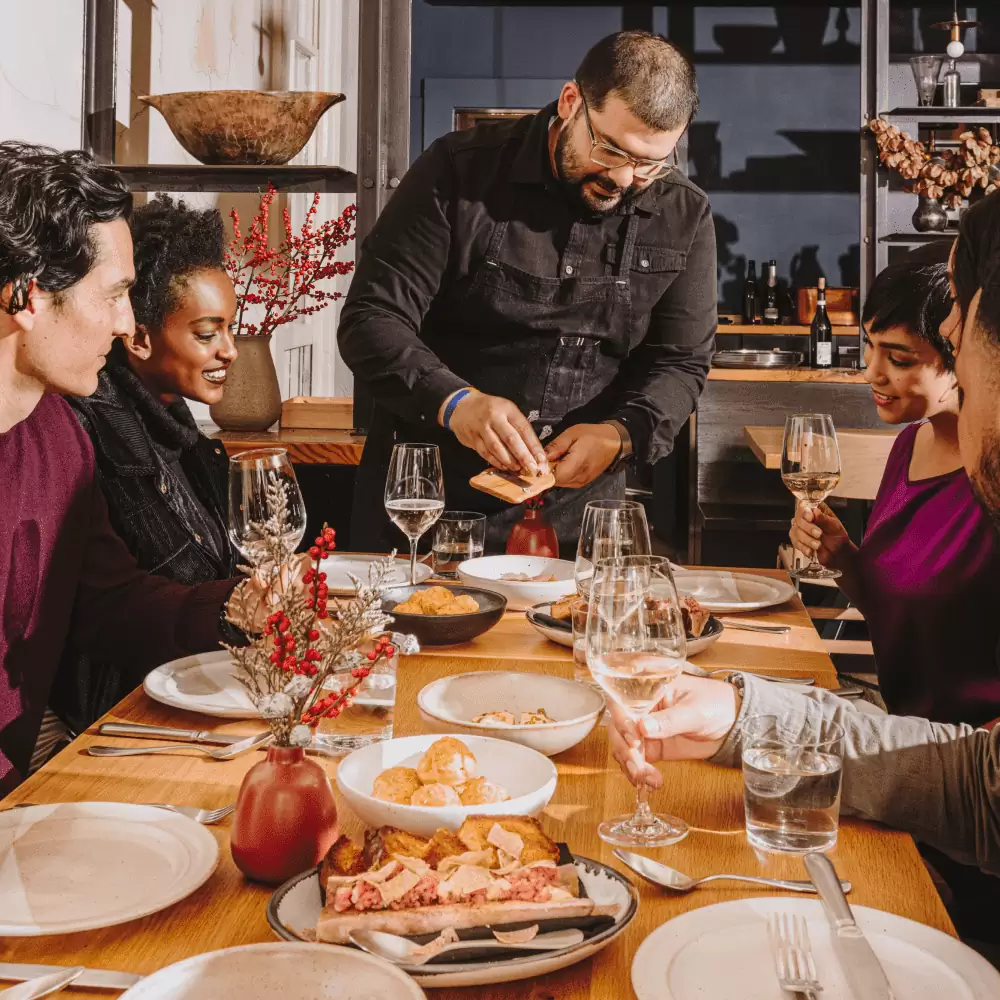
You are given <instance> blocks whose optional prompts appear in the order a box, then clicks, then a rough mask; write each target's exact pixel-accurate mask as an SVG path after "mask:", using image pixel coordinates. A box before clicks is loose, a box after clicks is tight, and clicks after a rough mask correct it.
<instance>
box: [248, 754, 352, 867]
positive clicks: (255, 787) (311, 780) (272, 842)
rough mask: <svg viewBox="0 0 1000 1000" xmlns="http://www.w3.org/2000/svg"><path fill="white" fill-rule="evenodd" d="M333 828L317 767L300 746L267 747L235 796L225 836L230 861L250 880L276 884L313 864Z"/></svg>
mask: <svg viewBox="0 0 1000 1000" xmlns="http://www.w3.org/2000/svg"><path fill="white" fill-rule="evenodd" d="M338 833H339V824H338V823H337V806H336V804H335V803H334V800H333V789H331V787H330V779H329V778H327V776H326V772H325V771H324V770H323V768H322V767H320V766H319V764H317V763H316V762H315V761H313V760H310V759H309V758H308V757H306V756H305V753H304V751H303V750H302V747H274V746H272V747H268V750H267V756H266V757H265V759H264V760H262V761H259V762H258V763H256V764H254V766H253V767H252V768H250V770H249V771H248V772H247V774H246V777H245V778H244V779H243V784H242V785H240V793H239V795H238V796H237V799H236V810H235V812H234V813H233V828H232V836H231V838H230V848H231V850H232V852H233V860H234V861H235V862H236V867H237V868H239V869H240V871H241V872H243V874H244V875H246V877H247V878H249V879H252V880H253V881H255V882H264V883H266V884H267V885H280V884H281V883H282V882H284V881H286V880H287V879H290V878H291V877H292V876H293V875H297V874H298V873H299V872H303V871H306V869H308V868H312V867H313V866H314V865H316V864H318V863H319V862H320V861H321V860H322V858H323V857H324V856H325V855H326V852H327V851H329V850H330V848H331V846H332V845H333V842H334V841H335V840H336V839H337V835H338Z"/></svg>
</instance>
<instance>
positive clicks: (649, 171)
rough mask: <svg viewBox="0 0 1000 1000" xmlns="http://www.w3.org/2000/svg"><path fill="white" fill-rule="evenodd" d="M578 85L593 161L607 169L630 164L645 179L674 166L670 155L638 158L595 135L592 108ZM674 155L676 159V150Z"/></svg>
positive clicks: (654, 176)
mask: <svg viewBox="0 0 1000 1000" xmlns="http://www.w3.org/2000/svg"><path fill="white" fill-rule="evenodd" d="M577 87H578V88H579V91H580V97H581V98H582V99H583V117H584V120H585V121H586V123H587V132H588V133H589V134H590V159H591V161H592V162H593V163H596V164H597V165H598V166H599V167H604V168H605V169H606V170H615V169H617V168H618V167H624V166H630V167H631V168H632V171H633V173H634V174H635V176H636V177H638V178H640V179H641V180H644V181H652V180H656V178H657V177H662V176H663V175H664V174H665V173H667V172H668V171H669V170H670V169H671V168H672V166H673V164H671V163H668V162H667V160H668V159H669V157H665V158H664V159H662V160H645V159H642V158H638V159H637V158H636V157H634V156H629V154H628V153H626V152H625V151H624V150H622V149H619V148H618V147H617V146H612V145H610V144H609V143H607V142H602V141H601V140H600V139H598V138H597V136H596V135H594V126H593V125H592V124H591V121H590V108H589V107H588V106H587V98H586V95H585V94H584V93H583V87H581V86H580V84H579V83H577ZM673 156H674V159H675V160H676V157H677V151H676V150H674V153H673Z"/></svg>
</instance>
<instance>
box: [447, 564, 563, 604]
mask: <svg viewBox="0 0 1000 1000" xmlns="http://www.w3.org/2000/svg"><path fill="white" fill-rule="evenodd" d="M575 568H576V566H575V563H572V562H570V561H569V560H568V559H548V558H546V557H544V556H484V557H482V558H479V559H469V560H467V561H466V562H464V563H462V564H461V565H460V566H459V567H458V575H459V578H460V579H461V581H462V583H464V584H465V585H466V586H467V587H481V588H483V589H485V590H492V591H493V592H494V593H497V594H503V596H504V597H506V598H507V607H508V608H509V609H510V610H511V611H524V610H526V609H527V608H530V607H531V606H532V605H533V604H539V603H541V602H542V601H549V602H553V601H558V600H560V599H561V598H563V597H569V595H570V594H573V593H575V592H576V580H575V578H574V570H575ZM509 576H527V577H542V578H543V579H541V580H535V579H531V580H510V579H504V577H509ZM549 576H551V577H554V579H552V580H547V579H544V578H545V577H549Z"/></svg>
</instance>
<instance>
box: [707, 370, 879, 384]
mask: <svg viewBox="0 0 1000 1000" xmlns="http://www.w3.org/2000/svg"><path fill="white" fill-rule="evenodd" d="M708 378H709V380H710V381H712V382H827V383H835V384H837V383H839V384H840V385H864V383H865V373H864V370H863V369H858V368H713V369H712V370H711V371H710V372H709V373H708Z"/></svg>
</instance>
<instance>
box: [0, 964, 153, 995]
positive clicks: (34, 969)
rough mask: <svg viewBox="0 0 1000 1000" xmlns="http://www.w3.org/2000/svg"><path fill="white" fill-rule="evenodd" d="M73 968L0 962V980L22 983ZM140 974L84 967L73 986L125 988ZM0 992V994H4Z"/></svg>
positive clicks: (102, 988)
mask: <svg viewBox="0 0 1000 1000" xmlns="http://www.w3.org/2000/svg"><path fill="white" fill-rule="evenodd" d="M72 971H73V970H72V969H71V968H69V967H68V966H64V965H24V964H20V963H17V962H0V982H4V981H6V982H14V983H22V982H26V981H27V980H29V979H37V978H38V977H39V976H50V975H54V974H55V973H59V972H61V973H64V974H66V975H69V974H70V973H71V972H72ZM140 979H142V976H136V975H133V974H132V973H131V972H111V971H110V970H107V969H84V970H83V972H81V973H80V975H79V976H77V977H76V979H74V980H73V985H74V986H84V987H89V988H90V989H95V990H127V989H128V988H129V987H130V986H135V984H136V983H137V982H139V980H140ZM6 995H7V994H6V993H0V996H6Z"/></svg>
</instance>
